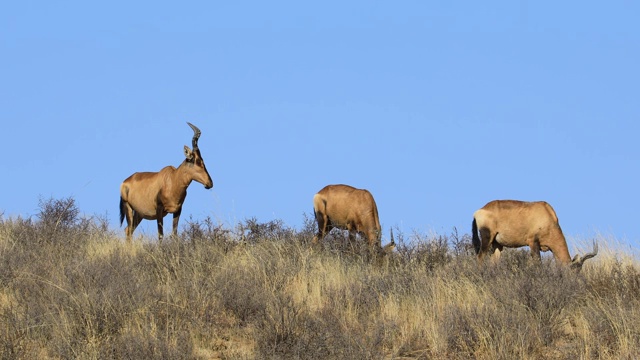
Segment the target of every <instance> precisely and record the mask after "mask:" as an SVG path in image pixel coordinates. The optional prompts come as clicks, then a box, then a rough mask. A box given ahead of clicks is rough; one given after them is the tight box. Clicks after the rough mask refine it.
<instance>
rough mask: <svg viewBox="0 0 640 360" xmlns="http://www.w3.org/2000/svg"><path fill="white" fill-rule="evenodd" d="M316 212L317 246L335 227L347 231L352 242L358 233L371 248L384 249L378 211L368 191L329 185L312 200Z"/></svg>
mask: <svg viewBox="0 0 640 360" xmlns="http://www.w3.org/2000/svg"><path fill="white" fill-rule="evenodd" d="M313 210H314V213H315V217H316V221H317V222H318V233H317V234H316V236H315V237H314V239H313V242H314V243H317V242H318V241H319V240H322V239H323V238H324V237H325V236H326V234H328V233H329V232H330V231H331V229H333V228H334V227H335V228H338V229H342V230H348V231H349V238H350V239H351V240H354V239H355V235H356V233H359V234H361V235H362V236H364V238H365V239H366V240H367V242H368V243H369V246H370V247H372V248H373V247H375V248H377V249H380V248H381V236H382V234H381V227H380V220H379V219H378V207H377V206H376V202H375V200H374V199H373V196H372V195H371V193H370V192H369V191H367V190H364V189H356V188H354V187H352V186H349V185H327V186H325V187H324V188H323V189H322V190H320V191H318V193H317V194H315V196H314V197H313Z"/></svg>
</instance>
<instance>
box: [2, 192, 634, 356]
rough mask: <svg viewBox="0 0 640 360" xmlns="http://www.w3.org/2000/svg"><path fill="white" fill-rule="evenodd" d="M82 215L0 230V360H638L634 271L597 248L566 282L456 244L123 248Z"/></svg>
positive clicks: (306, 238) (549, 265)
mask: <svg viewBox="0 0 640 360" xmlns="http://www.w3.org/2000/svg"><path fill="white" fill-rule="evenodd" d="M78 214H79V210H78V209H77V208H76V206H75V203H74V201H73V199H70V198H69V199H62V200H53V199H52V200H48V201H44V202H42V203H41V204H40V213H39V214H38V216H37V217H34V218H33V219H22V218H4V217H0V357H2V358H25V359H35V358H38V359H47V358H76V359H95V358H100V359H108V358H127V359H134V358H135V359H151V358H170V359H254V358H258V359H264V358H266V359H280V358H296V359H297V358H302V359H399V358H423V359H469V358H477V359H578V358H582V359H595V358H598V359H630V358H639V357H640V271H639V269H640V266H639V265H640V264H639V263H638V259H637V258H636V257H635V256H631V255H627V254H624V253H622V252H621V251H619V250H615V247H616V246H615V244H612V243H607V240H605V239H599V243H600V249H601V251H600V254H599V255H598V256H597V257H596V258H594V259H592V260H589V261H588V262H587V263H586V264H585V267H584V269H583V270H582V272H581V273H580V274H575V273H574V272H572V271H570V270H568V269H565V268H561V267H558V266H556V264H555V262H554V261H553V259H552V258H549V257H544V258H543V261H542V263H541V264H534V263H532V261H531V260H530V257H529V255H528V251H527V250H511V251H506V252H505V253H504V254H503V256H502V258H501V261H500V262H499V263H498V264H496V265H491V264H484V265H479V264H478V263H477V261H476V259H475V257H474V255H473V254H472V252H471V251H470V249H469V245H470V239H469V235H458V234H457V233H453V234H447V235H437V234H435V235H422V234H411V235H410V236H406V235H404V234H397V237H398V247H397V248H396V251H395V252H394V254H392V256H390V257H388V258H387V259H385V261H383V262H379V261H371V260H370V259H368V256H367V252H366V251H364V250H363V249H361V248H359V244H355V245H353V244H349V242H348V241H346V240H345V239H344V238H343V237H342V235H341V234H339V233H334V234H332V236H330V237H331V238H327V239H325V241H324V243H323V247H322V248H312V247H310V245H309V243H310V240H311V238H312V236H313V231H314V229H313V223H312V222H311V221H307V223H306V225H305V226H304V227H303V229H291V228H288V227H287V226H286V225H285V224H282V223H281V222H278V221H274V222H269V223H260V222H258V221H256V220H255V219H249V220H246V221H244V222H242V223H240V224H238V225H237V226H236V227H235V228H232V229H227V228H224V227H223V226H220V225H217V224H215V223H213V222H212V221H210V219H205V220H203V221H183V228H182V229H181V230H182V231H181V232H180V236H179V239H171V238H166V239H165V240H164V241H163V242H162V243H158V242H157V241H156V240H155V238H153V239H150V238H145V237H140V236H139V237H137V238H136V239H135V240H134V241H133V243H131V244H126V243H125V242H124V240H123V239H124V232H123V231H118V232H117V233H114V232H113V231H112V230H110V229H109V228H108V226H107V222H106V221H105V220H104V219H100V218H80V217H79V216H78ZM585 243H586V244H587V245H588V246H587V247H585V248H586V249H587V250H588V249H590V248H589V246H590V240H589V241H585ZM572 245H573V244H570V248H571V247H572ZM572 255H573V254H572Z"/></svg>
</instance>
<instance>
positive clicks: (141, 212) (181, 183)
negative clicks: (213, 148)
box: [120, 122, 213, 242]
mask: <svg viewBox="0 0 640 360" xmlns="http://www.w3.org/2000/svg"><path fill="white" fill-rule="evenodd" d="M187 124H188V125H189V126H190V127H191V129H193V139H192V141H191V142H192V146H193V150H191V149H189V147H188V146H186V145H185V147H184V156H185V160H184V161H183V162H182V164H180V166H178V168H177V169H176V168H175V167H173V166H166V167H164V168H163V169H162V170H160V171H159V172H137V173H135V174H133V175H131V176H129V177H128V178H127V179H126V180H125V181H123V182H122V185H120V225H121V226H122V221H123V220H124V218H125V216H126V218H127V227H126V228H125V233H126V234H127V241H128V242H130V241H131V236H132V235H133V231H134V230H135V229H136V227H137V226H138V225H139V224H140V222H141V221H142V219H147V220H157V221H158V239H159V240H162V237H163V229H162V228H163V223H162V221H163V218H164V217H165V216H166V215H167V214H168V213H172V214H173V235H174V236H176V235H177V234H178V221H179V219H180V213H181V212H182V204H183V203H184V199H185V198H186V197H187V187H188V186H189V184H191V181H193V180H195V181H197V182H199V183H201V184H202V185H204V187H205V189H211V188H212V187H213V181H212V180H211V176H209V172H207V167H206V166H205V165H204V160H203V159H202V155H200V149H198V138H199V137H200V129H198V128H197V127H196V126H195V125H193V124H191V123H189V122H187Z"/></svg>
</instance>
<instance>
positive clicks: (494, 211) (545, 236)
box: [471, 200, 598, 271]
mask: <svg viewBox="0 0 640 360" xmlns="http://www.w3.org/2000/svg"><path fill="white" fill-rule="evenodd" d="M471 233H472V240H473V246H474V248H475V250H476V254H478V259H479V260H482V258H483V257H484V255H485V254H487V253H495V255H494V257H495V260H497V259H499V258H500V252H501V251H502V249H503V247H508V248H517V247H521V246H528V247H529V248H530V249H531V256H533V258H534V259H540V251H549V250H550V251H551V252H552V253H553V256H554V257H555V258H556V261H558V262H560V263H562V264H565V265H570V266H571V267H572V268H574V269H576V270H577V271H580V269H581V268H582V265H583V264H584V262H585V261H586V260H588V259H590V258H592V257H594V256H596V255H597V254H598V244H597V243H595V242H594V245H593V251H592V252H590V253H587V254H585V255H583V256H580V255H576V256H575V257H574V258H573V259H571V256H570V255H569V249H568V248H567V242H566V240H565V238H564V235H563V234H562V229H560V224H559V223H558V216H557V215H556V212H555V211H554V210H553V208H552V207H551V205H549V204H548V203H546V202H544V201H537V202H524V201H516V200H494V201H491V202H489V203H488V204H486V205H485V206H484V207H482V208H481V209H480V210H478V211H476V212H475V213H474V214H473V223H472V229H471Z"/></svg>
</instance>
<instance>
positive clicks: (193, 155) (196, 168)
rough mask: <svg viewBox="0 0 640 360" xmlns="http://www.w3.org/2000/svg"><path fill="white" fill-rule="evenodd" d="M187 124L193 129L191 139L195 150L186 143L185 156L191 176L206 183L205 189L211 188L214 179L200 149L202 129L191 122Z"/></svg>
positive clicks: (201, 182) (203, 183)
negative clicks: (199, 139)
mask: <svg viewBox="0 0 640 360" xmlns="http://www.w3.org/2000/svg"><path fill="white" fill-rule="evenodd" d="M187 124H188V125H189V126H190V127H191V129H193V139H192V140H191V145H192V146H193V150H192V149H189V147H188V146H186V145H185V146H184V156H185V158H186V161H187V163H188V164H189V169H190V170H191V171H190V173H191V176H192V178H193V180H195V181H197V182H199V183H200V184H202V185H204V187H205V189H211V188H212V187H213V180H211V176H210V175H209V172H208V171H207V167H206V166H205V165H204V159H202V155H200V149H198V138H200V134H201V132H200V129H198V128H197V127H196V126H195V125H193V124H192V123H190V122H187Z"/></svg>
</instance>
